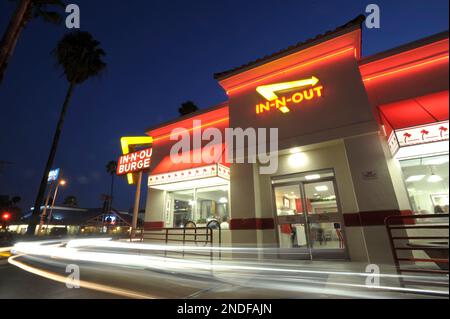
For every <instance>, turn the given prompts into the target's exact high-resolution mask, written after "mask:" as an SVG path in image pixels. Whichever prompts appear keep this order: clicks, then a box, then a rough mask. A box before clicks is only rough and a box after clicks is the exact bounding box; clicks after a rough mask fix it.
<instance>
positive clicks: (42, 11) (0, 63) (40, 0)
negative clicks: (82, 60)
mask: <svg viewBox="0 0 450 319" xmlns="http://www.w3.org/2000/svg"><path fill="white" fill-rule="evenodd" d="M15 1H16V2H17V8H16V11H15V12H14V15H13V17H12V18H11V21H10V22H9V24H8V27H7V28H6V31H5V34H4V35H3V38H2V40H1V42H0V83H1V82H2V80H3V77H4V75H5V71H6V68H7V67H8V62H9V60H10V58H11V56H12V54H13V52H14V49H15V47H16V44H17V41H18V39H19V36H20V34H21V32H22V30H23V28H24V27H25V26H26V25H27V24H28V22H30V20H32V19H34V18H41V19H43V20H44V21H46V22H50V23H53V24H60V23H61V21H62V15H61V14H60V13H59V12H58V11H53V10H54V9H57V8H64V7H65V5H64V3H63V2H62V1H60V0H15Z"/></svg>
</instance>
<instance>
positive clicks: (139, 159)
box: [117, 148, 152, 175]
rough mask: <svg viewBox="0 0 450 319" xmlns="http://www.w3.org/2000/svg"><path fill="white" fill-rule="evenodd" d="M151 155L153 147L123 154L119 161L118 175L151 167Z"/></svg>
mask: <svg viewBox="0 0 450 319" xmlns="http://www.w3.org/2000/svg"><path fill="white" fill-rule="evenodd" d="M151 157H152V149H151V148H147V149H144V150H141V151H137V152H134V153H129V154H125V155H122V156H121V157H119V161H118V163H117V175H125V174H128V173H134V172H138V171H142V170H144V169H148V168H150V158H151Z"/></svg>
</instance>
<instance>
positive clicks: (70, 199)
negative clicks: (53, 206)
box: [63, 195, 78, 207]
mask: <svg viewBox="0 0 450 319" xmlns="http://www.w3.org/2000/svg"><path fill="white" fill-rule="evenodd" d="M63 205H65V206H69V207H78V199H77V198H76V196H73V195H70V196H67V197H66V198H64V201H63Z"/></svg>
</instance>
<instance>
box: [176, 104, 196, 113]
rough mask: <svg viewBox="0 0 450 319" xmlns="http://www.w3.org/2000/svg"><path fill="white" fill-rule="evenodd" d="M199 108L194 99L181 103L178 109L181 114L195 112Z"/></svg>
mask: <svg viewBox="0 0 450 319" xmlns="http://www.w3.org/2000/svg"><path fill="white" fill-rule="evenodd" d="M197 110H198V106H197V105H195V104H194V102H192V101H187V102H184V103H182V104H181V107H180V108H179V109H178V113H180V116H183V115H187V114H190V113H193V112H195V111H197Z"/></svg>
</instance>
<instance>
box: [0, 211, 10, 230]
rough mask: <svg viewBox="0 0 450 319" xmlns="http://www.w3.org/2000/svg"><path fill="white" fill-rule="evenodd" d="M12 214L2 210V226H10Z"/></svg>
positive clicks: (0, 224)
mask: <svg viewBox="0 0 450 319" xmlns="http://www.w3.org/2000/svg"><path fill="white" fill-rule="evenodd" d="M11 218H12V215H11V213H10V212H2V213H1V223H0V226H2V227H1V228H6V227H7V226H8V222H9V221H10V220H11Z"/></svg>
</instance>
